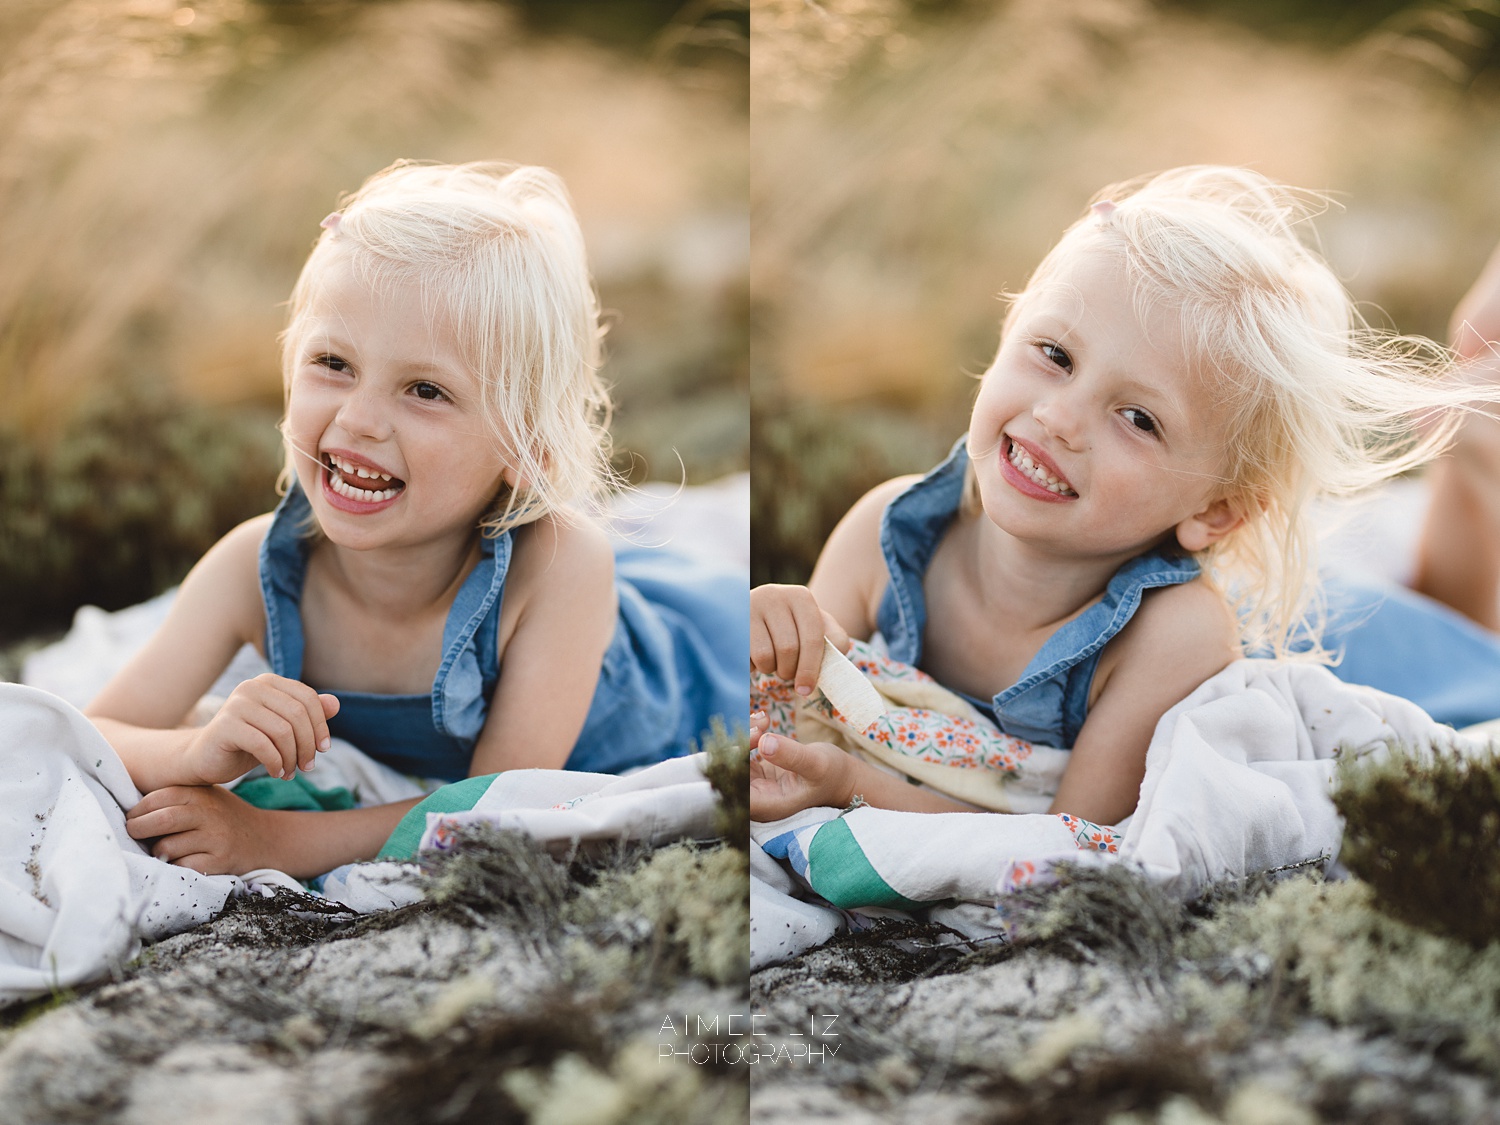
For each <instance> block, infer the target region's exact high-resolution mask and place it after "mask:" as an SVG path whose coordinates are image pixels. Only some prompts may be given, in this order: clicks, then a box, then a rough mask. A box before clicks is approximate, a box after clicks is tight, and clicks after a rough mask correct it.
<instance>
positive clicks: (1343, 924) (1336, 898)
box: [1182, 879, 1500, 1074]
mask: <svg viewBox="0 0 1500 1125" xmlns="http://www.w3.org/2000/svg"><path fill="white" fill-rule="evenodd" d="M1182 952H1183V954H1184V955H1185V956H1188V957H1191V958H1193V959H1194V960H1196V961H1199V962H1201V963H1205V964H1207V963H1211V962H1212V960H1213V959H1214V958H1215V956H1216V955H1217V956H1219V957H1224V956H1236V955H1237V956H1238V957H1240V958H1241V959H1242V960H1245V959H1248V958H1247V954H1249V955H1251V956H1252V957H1253V954H1254V953H1256V952H1259V953H1261V954H1264V956H1265V959H1264V960H1263V961H1262V974H1261V975H1262V976H1263V977H1264V978H1265V979H1266V980H1270V981H1274V980H1275V979H1277V978H1278V977H1284V978H1285V980H1286V981H1287V982H1288V983H1289V984H1291V985H1293V986H1295V987H1297V988H1298V989H1299V991H1300V994H1301V995H1300V997H1298V998H1297V999H1300V1000H1302V1001H1303V1002H1304V1003H1305V1005H1306V1006H1307V1007H1308V1008H1310V1009H1311V1010H1312V1011H1314V1012H1316V1013H1317V1014H1319V1015H1322V1016H1324V1017H1326V1018H1328V1019H1329V1020H1331V1021H1333V1022H1335V1023H1340V1024H1350V1025H1357V1026H1364V1027H1369V1028H1371V1029H1376V1030H1388V1031H1395V1032H1398V1033H1401V1034H1404V1035H1410V1036H1414V1037H1418V1038H1422V1039H1425V1040H1427V1041H1428V1042H1432V1043H1437V1042H1442V1041H1443V1040H1445V1039H1446V1040H1452V1041H1454V1042H1455V1043H1457V1045H1458V1046H1460V1048H1461V1049H1462V1051H1463V1053H1464V1054H1465V1055H1466V1056H1467V1057H1468V1058H1469V1059H1470V1060H1471V1061H1472V1062H1474V1063H1477V1064H1480V1065H1483V1066H1484V1067H1486V1068H1487V1069H1489V1070H1490V1071H1491V1072H1492V1073H1495V1074H1500V945H1491V946H1488V947H1486V948H1484V949H1481V950H1475V949H1473V948H1472V947H1470V946H1469V945H1468V944H1466V943H1464V942H1461V941H1456V940H1454V939H1451V938H1445V937H1442V936H1440V935H1436V934H1432V933H1430V932H1428V931H1426V930H1423V929H1419V928H1418V927H1415V926H1410V925H1408V924H1406V923H1405V922H1402V921H1399V920H1397V919H1395V918H1392V917H1390V916H1389V915H1387V914H1386V913H1384V912H1383V911H1382V910H1380V909H1377V908H1376V896H1375V892H1374V891H1373V890H1372V888H1370V887H1369V886H1368V885H1366V884H1364V883H1361V882H1358V881H1349V882H1344V883H1318V882H1313V881H1311V880H1305V879H1298V880H1291V881H1288V882H1287V883H1285V884H1283V885H1282V886H1279V887H1278V888H1277V889H1276V890H1275V891H1274V892H1272V893H1271V894H1270V895H1269V896H1267V897H1265V898H1263V899H1261V900H1260V901H1258V902H1256V903H1253V904H1251V903H1246V904H1242V905H1239V906H1236V907H1231V908H1229V909H1227V910H1225V911H1224V912H1222V913H1221V914H1220V915H1219V916H1218V917H1216V918H1214V919H1212V920H1210V921H1208V922H1205V923H1204V924H1203V925H1202V926H1201V927H1199V928H1198V929H1197V930H1195V931H1194V932H1193V933H1192V934H1191V935H1190V936H1189V937H1188V939H1187V940H1185V941H1184V943H1183V946H1182Z"/></svg>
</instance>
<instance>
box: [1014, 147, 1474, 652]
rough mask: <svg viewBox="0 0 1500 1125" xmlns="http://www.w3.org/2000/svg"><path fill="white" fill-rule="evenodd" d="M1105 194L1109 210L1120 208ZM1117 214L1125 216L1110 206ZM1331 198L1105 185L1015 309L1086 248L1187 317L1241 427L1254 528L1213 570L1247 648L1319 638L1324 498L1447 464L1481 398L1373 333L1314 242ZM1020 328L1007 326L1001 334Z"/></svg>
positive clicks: (1449, 372)
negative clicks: (1313, 227)
mask: <svg viewBox="0 0 1500 1125" xmlns="http://www.w3.org/2000/svg"><path fill="white" fill-rule="evenodd" d="M1101 201H1109V202H1108V203H1104V202H1101ZM1111 204H1112V206H1111ZM1328 205H1329V201H1328V199H1327V197H1325V196H1322V195H1319V194H1318V193H1315V192H1308V191H1302V190H1299V189H1296V188H1290V187H1286V186H1284V185H1280V184H1277V183H1274V182H1273V181H1271V180H1269V179H1267V178H1266V177H1265V176H1262V175H1260V174H1259V173H1257V172H1252V171H1249V170H1247V169H1243V168H1229V167H1213V166H1190V167H1184V168H1176V169H1173V170H1171V171H1167V172H1162V173H1160V174H1158V175H1154V176H1146V177H1141V178H1138V179H1134V180H1129V181H1126V182H1124V183H1119V184H1113V185H1111V186H1109V187H1106V188H1104V189H1103V190H1102V191H1100V192H1099V193H1098V194H1097V195H1096V196H1095V198H1094V203H1093V204H1091V207H1090V209H1089V210H1088V211H1086V212H1085V213H1084V215H1083V217H1082V218H1080V219H1079V220H1078V221H1077V222H1075V223H1074V224H1073V226H1071V227H1069V228H1068V230H1067V232H1066V233H1065V234H1064V235H1063V237H1062V239H1061V240H1060V241H1059V242H1058V244H1057V245H1056V246H1055V247H1054V248H1053V249H1052V250H1051V251H1050V252H1049V253H1048V255H1047V257H1046V258H1044V259H1043V261H1042V262H1041V264H1040V265H1039V266H1038V267H1037V269H1036V272H1035V273H1034V274H1033V275H1032V277H1031V279H1030V281H1028V283H1027V286H1026V289H1025V290H1024V291H1023V292H1022V293H1020V294H1018V295H1016V296H1015V297H1014V298H1013V304H1012V307H1011V312H1010V314H1009V315H1008V316H1007V318H1006V327H1007V328H1008V326H1009V324H1010V321H1011V317H1012V316H1013V315H1014V312H1015V309H1016V308H1017V307H1019V306H1020V305H1022V304H1024V303H1025V301H1026V298H1027V294H1029V293H1033V292H1036V291H1037V290H1038V289H1039V288H1041V287H1044V286H1046V285H1048V284H1049V283H1051V282H1052V281H1053V280H1054V279H1055V277H1056V275H1057V274H1058V272H1059V271H1060V268H1061V267H1062V266H1063V265H1064V264H1065V263H1067V262H1069V261H1070V260H1072V259H1073V257H1074V256H1075V255H1076V254H1078V253H1080V252H1088V251H1095V252H1097V251H1099V250H1101V249H1102V250H1103V251H1105V252H1108V253H1114V254H1118V255H1119V257H1120V260H1121V261H1122V262H1123V263H1124V264H1125V268H1126V271H1127V276H1128V277H1129V279H1130V281H1131V283H1132V285H1133V287H1134V294H1133V298H1134V302H1135V304H1136V307H1137V309H1139V310H1141V311H1142V312H1143V313H1144V311H1145V310H1146V309H1148V308H1152V307H1166V308H1169V309H1172V310H1174V311H1175V312H1176V313H1177V314H1178V316H1179V318H1180V322H1181V325H1182V328H1183V334H1184V343H1185V345H1186V349H1187V354H1188V358H1189V362H1190V364H1191V365H1193V367H1194V368H1195V369H1196V370H1198V372H1199V373H1200V375H1201V377H1202V378H1204V380H1205V381H1206V382H1207V384H1208V385H1209V386H1210V387H1211V388H1212V389H1213V398H1214V401H1215V402H1217V403H1219V404H1221V408H1222V410H1223V411H1224V413H1225V416H1226V418H1225V420H1226V422H1227V426H1226V433H1227V434H1228V435H1229V437H1228V447H1227V449H1226V468H1225V471H1224V476H1223V478H1222V480H1221V483H1220V485H1219V487H1218V489H1217V490H1216V492H1215V493H1214V496H1215V498H1225V499H1228V500H1229V501H1230V503H1231V504H1232V505H1233V506H1234V507H1235V508H1236V510H1237V512H1238V513H1239V514H1240V515H1242V516H1244V523H1243V525H1241V526H1240V527H1239V528H1238V529H1237V530H1236V531H1234V532H1232V533H1231V534H1230V535H1229V536H1227V537H1226V538H1224V539H1222V540H1220V541H1219V542H1218V543H1215V544H1214V545H1213V546H1211V547H1209V548H1208V549H1207V550H1206V551H1203V552H1201V557H1200V562H1201V563H1203V565H1204V568H1205V571H1206V572H1207V573H1208V574H1209V575H1210V576H1211V577H1212V578H1213V579H1214V581H1216V582H1217V583H1218V585H1219V587H1220V588H1221V589H1222V590H1224V591H1226V594H1227V596H1228V598H1229V600H1230V601H1231V603H1232V604H1233V605H1234V607H1235V609H1236V610H1237V612H1238V614H1239V618H1240V623H1241V629H1242V637H1241V640H1242V644H1243V645H1244V647H1245V649H1246V650H1247V651H1252V652H1262V653H1265V652H1269V653H1272V654H1274V655H1276V656H1287V655H1290V654H1291V649H1292V647H1293V646H1294V645H1295V647H1296V648H1297V649H1299V650H1305V649H1306V648H1307V645H1308V642H1309V641H1311V642H1312V647H1311V650H1310V652H1305V653H1304V654H1305V655H1311V656H1312V657H1314V658H1320V659H1325V660H1326V659H1328V658H1329V657H1328V654H1327V653H1326V652H1325V651H1324V650H1323V649H1322V646H1321V644H1320V643H1318V638H1319V637H1321V634H1322V626H1323V623H1324V617H1325V614H1324V608H1323V605H1322V599H1321V598H1320V597H1319V596H1318V582H1317V570H1316V567H1317V560H1316V549H1315V548H1316V541H1315V540H1316V534H1315V529H1314V528H1313V526H1312V524H1311V515H1312V513H1311V510H1310V505H1311V503H1312V501H1313V500H1314V499H1315V498H1316V497H1319V496H1328V497H1350V496H1354V495H1355V494H1357V493H1360V492H1362V491H1364V490H1366V489H1369V488H1370V487H1371V486H1373V485H1376V484H1379V483H1381V482H1382V481H1386V480H1389V479H1390V478H1392V477H1395V476H1397V475H1399V474H1401V473H1404V472H1407V471H1408V470H1410V469H1413V468H1416V467H1417V466H1420V465H1423V464H1425V463H1426V462H1428V461H1431V460H1432V459H1433V458H1435V457H1437V456H1438V455H1439V454H1441V453H1442V452H1443V450H1444V449H1445V448H1446V447H1447V446H1448V444H1449V443H1450V442H1451V441H1452V438H1453V436H1454V433H1455V431H1456V429H1457V426H1458V424H1459V423H1460V421H1461V420H1462V418H1463V414H1462V412H1461V411H1460V410H1457V409H1452V408H1454V407H1462V406H1464V405H1465V404H1467V403H1469V402H1470V401H1471V400H1472V399H1473V398H1474V397H1475V395H1476V392H1475V389H1474V388H1472V387H1468V388H1466V387H1464V386H1462V385H1461V384H1460V382H1459V381H1458V380H1457V379H1456V378H1454V377H1453V375H1454V361H1453V357H1452V355H1451V353H1450V352H1448V350H1447V349H1445V348H1443V347H1441V346H1439V345H1437V344H1435V343H1433V342H1432V341H1430V340H1427V339H1423V338H1420V337H1410V336H1397V335H1393V334H1389V333H1382V332H1379V331H1377V330H1375V329H1372V328H1371V327H1370V326H1369V325H1368V324H1367V323H1366V322H1365V320H1364V318H1363V317H1362V316H1361V315H1360V313H1359V310H1358V309H1357V308H1356V306H1355V304H1354V302H1353V300H1352V298H1351V297H1350V296H1349V294H1348V292H1347V291H1346V290H1345V289H1344V287H1343V285H1342V284H1341V283H1340V282H1339V280H1338V278H1337V277H1336V276H1335V275H1334V273H1333V271H1332V270H1331V269H1330V268H1329V267H1328V265H1327V264H1326V263H1325V262H1324V261H1323V259H1322V258H1321V257H1320V256H1319V255H1318V254H1317V253H1316V252H1315V251H1314V250H1313V249H1312V248H1310V247H1309V246H1308V245H1307V244H1306V243H1305V242H1304V241H1303V240H1302V238H1301V237H1299V232H1302V231H1308V228H1309V227H1310V224H1309V222H1308V220H1309V219H1310V218H1311V217H1312V216H1313V215H1314V214H1316V213H1318V212H1320V211H1323V210H1326V209H1327V207H1328ZM1003 335H1004V330H1002V336H1003Z"/></svg>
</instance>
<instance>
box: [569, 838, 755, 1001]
mask: <svg viewBox="0 0 1500 1125" xmlns="http://www.w3.org/2000/svg"><path fill="white" fill-rule="evenodd" d="M748 885H749V861H748V859H747V858H746V856H745V853H743V852H741V851H739V850H738V849H736V848H731V847H723V846H721V847H714V848H708V849H702V848H698V847H695V846H693V845H691V844H673V845H671V846H669V847H665V848H662V849H660V850H659V851H657V852H655V853H653V854H652V855H650V856H649V857H648V858H647V859H645V860H644V861H643V862H641V863H640V865H639V866H637V867H636V868H635V869H634V870H633V871H629V872H627V873H623V874H619V875H616V876H614V877H611V878H607V879H600V880H598V881H597V882H595V883H594V885H593V886H591V887H589V888H588V889H587V890H585V891H584V892H583V894H581V895H580V896H579V898H578V900H577V901H576V902H575V903H573V904H571V905H570V906H569V908H568V910H567V911H566V917H567V918H568V920H569V921H570V922H572V923H574V924H576V925H578V926H580V927H582V928H584V929H585V930H586V932H588V933H589V934H590V935H591V936H593V937H595V938H599V937H602V938H605V939H606V940H613V941H616V942H618V941H620V940H623V941H624V942H625V943H626V945H628V946H629V947H630V948H631V949H632V951H633V960H634V964H633V970H632V971H633V974H638V975H639V977H640V978H641V979H643V980H645V981H650V980H658V981H659V980H661V979H663V978H664V977H674V976H676V975H678V974H679V973H680V972H681V971H682V970H683V969H684V968H685V969H686V970H687V971H689V972H691V973H693V974H694V975H696V976H699V977H702V978H704V979H706V980H709V981H712V982H713V983H715V984H722V985H734V984H743V983H744V982H745V980H746V978H747V977H748V975H749V962H750V903H749V897H748V895H747V893H746V888H747V887H748ZM631 919H635V920H638V922H639V924H638V925H635V926H632V925H631V924H630V920H631ZM574 949H575V953H579V954H583V956H582V957H581V958H580V959H576V960H575V961H574V973H575V976H576V977H578V978H579V979H580V980H583V979H587V980H597V979H598V976H599V968H600V966H599V964H598V963H597V961H596V956H597V955H596V954H595V953H594V952H593V950H592V949H591V948H588V947H585V946H575V947H574ZM585 950H587V952H585Z"/></svg>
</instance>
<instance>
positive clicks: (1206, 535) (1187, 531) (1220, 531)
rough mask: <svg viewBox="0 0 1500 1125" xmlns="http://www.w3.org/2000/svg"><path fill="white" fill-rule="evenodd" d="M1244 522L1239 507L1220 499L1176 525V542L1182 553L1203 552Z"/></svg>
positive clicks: (1227, 500)
mask: <svg viewBox="0 0 1500 1125" xmlns="http://www.w3.org/2000/svg"><path fill="white" fill-rule="evenodd" d="M1244 522H1245V516H1244V514H1243V513H1242V512H1241V511H1240V507H1239V505H1238V504H1235V503H1234V502H1233V501H1232V500H1230V499H1228V498H1225V497H1221V498H1220V499H1218V500H1213V501H1211V502H1210V503H1209V505H1208V506H1207V507H1206V508H1204V509H1203V510H1202V511H1201V512H1195V513H1194V514H1193V515H1191V516H1188V518H1187V519H1185V520H1183V521H1182V522H1181V523H1180V524H1178V525H1177V542H1178V543H1179V544H1181V545H1182V549H1183V550H1184V551H1203V550H1206V549H1207V548H1209V547H1211V546H1213V545H1214V544H1215V543H1217V542H1218V541H1219V540H1220V539H1223V538H1224V536H1226V535H1228V534H1229V533H1230V532H1231V531H1234V530H1235V529H1236V528H1238V527H1240V526H1241V525H1242V524H1243V523H1244Z"/></svg>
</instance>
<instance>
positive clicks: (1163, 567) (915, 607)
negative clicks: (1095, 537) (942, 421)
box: [875, 438, 1199, 750]
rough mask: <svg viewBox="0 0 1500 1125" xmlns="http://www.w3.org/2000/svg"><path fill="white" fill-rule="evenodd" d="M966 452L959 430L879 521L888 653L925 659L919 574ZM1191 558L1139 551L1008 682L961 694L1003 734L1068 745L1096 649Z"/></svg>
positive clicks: (944, 519) (1085, 698) (959, 484)
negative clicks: (941, 456)
mask: <svg viewBox="0 0 1500 1125" xmlns="http://www.w3.org/2000/svg"><path fill="white" fill-rule="evenodd" d="M968 464H969V455H968V452H967V451H966V450H965V448H964V439H963V438H960V439H959V440H958V443H957V444H956V445H955V446H954V447H953V452H952V453H950V454H949V455H948V459H947V460H946V461H944V462H943V463H942V464H941V465H939V466H938V467H937V468H936V469H933V470H932V472H930V473H928V474H927V475H926V476H925V477H923V478H922V479H921V480H919V481H917V482H916V483H915V484H913V485H912V486H911V487H910V488H907V489H905V490H904V491H903V492H901V494H900V495H898V496H897V497H896V498H895V499H893V500H892V501H891V502H890V504H889V505H887V507H886V510H885V513H884V514H883V515H882V516H881V519H880V549H881V551H882V553H883V554H884V555H885V565H886V569H887V570H888V571H889V572H890V582H889V584H888V585H887V586H886V588H885V594H884V596H883V597H882V598H881V601H880V608H879V610H878V612H877V613H876V617H875V624H876V627H877V628H878V629H879V630H880V635H881V636H882V637H884V638H885V642H886V645H887V646H888V648H889V650H890V654H891V657H892V658H893V659H895V660H900V661H903V662H905V663H907V664H914V665H918V666H920V665H921V663H922V634H923V630H924V629H926V627H927V599H926V596H925V594H924V593H923V590H922V579H923V577H924V576H925V575H926V573H927V567H928V564H929V563H931V562H932V555H933V552H934V551H936V550H937V545H938V541H939V540H940V539H942V537H943V533H944V532H945V531H946V530H947V529H948V525H949V524H950V523H951V522H952V521H953V517H954V516H955V515H957V514H958V506H959V502H960V500H961V499H962V498H963V493H964V475H965V469H966V468H967V467H968ZM1198 574H1199V567H1198V563H1197V562H1196V561H1195V560H1194V559H1193V558H1191V557H1190V556H1186V555H1182V554H1173V553H1171V552H1167V551H1162V550H1156V551H1148V552H1147V553H1145V554H1143V555H1137V556H1136V557H1135V558H1133V559H1131V560H1130V561H1129V562H1127V563H1126V564H1125V565H1124V566H1122V567H1120V569H1119V570H1117V571H1115V573H1114V576H1113V577H1112V578H1110V580H1109V584H1108V585H1107V586H1106V587H1105V589H1104V595H1103V596H1102V597H1101V598H1100V599H1099V600H1098V601H1097V602H1095V603H1094V604H1093V605H1091V606H1089V608H1088V609H1086V610H1084V611H1083V612H1082V613H1080V614H1079V615H1078V616H1077V617H1075V618H1074V619H1073V620H1072V621H1069V622H1068V623H1067V624H1066V625H1063V626H1062V627H1061V628H1060V629H1058V630H1057V632H1055V633H1053V634H1052V636H1050V637H1048V638H1047V640H1046V643H1045V644H1043V645H1042V647H1041V650H1040V651H1039V652H1038V653H1037V654H1036V656H1034V657H1032V659H1031V663H1030V664H1028V665H1027V666H1026V668H1025V670H1024V671H1023V672H1022V673H1021V678H1020V679H1018V680H1017V681H1016V682H1015V683H1014V684H1012V685H1011V686H1010V687H1008V688H1006V689H1005V690H1004V691H1002V692H1000V693H999V694H998V695H996V696H995V697H994V698H993V699H990V700H980V699H974V698H972V697H967V696H966V697H965V698H968V699H969V702H970V703H972V704H974V705H975V706H976V707H978V708H979V710H980V711H981V712H983V713H984V714H986V715H988V716H989V717H990V718H992V719H993V720H994V721H995V722H996V724H998V725H999V727H1000V729H1001V730H1003V731H1004V732H1005V733H1006V734H1011V735H1015V737H1017V738H1024V739H1025V740H1026V741H1028V742H1033V743H1037V744H1038V745H1042V746H1055V747H1058V748H1060V749H1064V750H1071V749H1072V748H1073V743H1074V742H1075V741H1076V740H1077V738H1078V732H1079V731H1080V730H1081V729H1082V728H1083V720H1084V718H1085V716H1086V715H1087V713H1088V703H1089V688H1090V686H1092V684H1093V682H1094V672H1095V670H1096V669H1097V668H1098V666H1099V654H1100V653H1101V652H1103V650H1104V646H1105V645H1106V644H1108V643H1109V642H1110V641H1111V640H1112V639H1113V638H1114V637H1115V635H1116V634H1117V633H1119V631H1120V630H1121V629H1123V628H1124V627H1125V625H1126V623H1127V622H1129V620H1130V619H1131V617H1133V616H1134V615H1135V611H1136V610H1137V609H1138V608H1139V607H1140V604H1141V596H1142V595H1143V594H1144V593H1145V592H1146V591H1147V590H1151V589H1154V588H1156V587H1159V586H1176V585H1178V584H1180V583H1183V582H1189V581H1191V580H1192V579H1194V578H1196V577H1198Z"/></svg>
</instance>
